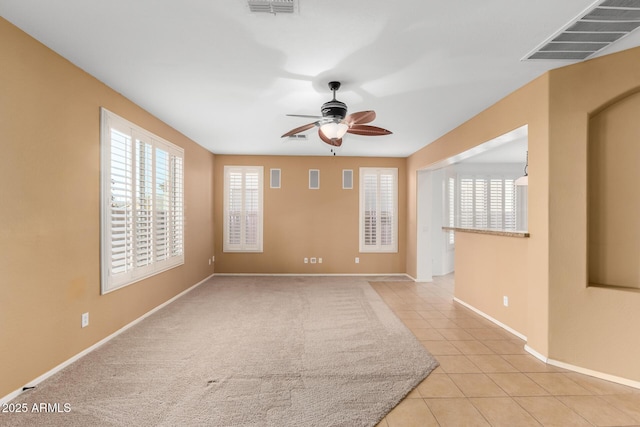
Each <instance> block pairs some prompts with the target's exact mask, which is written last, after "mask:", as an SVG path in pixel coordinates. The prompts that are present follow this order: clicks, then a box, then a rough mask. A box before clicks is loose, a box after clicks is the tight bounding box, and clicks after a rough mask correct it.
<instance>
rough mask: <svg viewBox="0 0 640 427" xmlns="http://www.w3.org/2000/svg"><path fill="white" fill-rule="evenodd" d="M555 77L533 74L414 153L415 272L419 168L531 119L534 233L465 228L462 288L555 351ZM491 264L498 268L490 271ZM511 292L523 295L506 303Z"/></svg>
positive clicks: (410, 165) (410, 252) (463, 294)
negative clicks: (551, 318)
mask: <svg viewBox="0 0 640 427" xmlns="http://www.w3.org/2000/svg"><path fill="white" fill-rule="evenodd" d="M548 84H549V80H548V76H547V75H544V76H542V77H540V78H538V79H536V80H534V81H532V82H531V83H529V84H527V85H525V86H523V87H522V88H520V89H518V90H517V91H515V92H513V93H512V94H510V95H509V96H507V97H505V98H504V99H502V100H501V101H499V102H498V103H496V104H494V105H493V106H491V107H490V108H488V109H487V110H485V111H483V112H482V113H480V114H478V115H477V116H476V117H474V118H472V119H471V120H469V121H468V122H466V123H464V124H463V125H461V126H459V127H458V128H456V129H454V130H453V131H451V132H449V133H448V134H446V135H444V136H443V137H442V138H440V139H438V140H436V141H435V142H433V143H431V144H429V145H428V146H426V147H425V148H423V149H422V150H420V151H418V152H416V153H414V154H413V155H412V156H410V157H409V158H408V160H407V191H408V193H407V194H408V208H407V215H408V219H407V229H408V231H409V232H408V234H407V272H408V274H410V275H412V276H414V277H415V274H416V269H417V265H416V262H417V261H416V260H417V254H416V251H417V242H416V235H417V232H416V227H417V225H416V224H417V211H416V210H417V205H416V197H415V195H416V192H417V191H418V189H417V188H416V175H417V171H418V170H420V169H423V168H426V167H428V166H429V165H431V164H434V163H436V162H439V161H441V160H444V159H447V158H449V157H451V156H453V155H455V154H459V153H462V152H464V151H466V150H468V149H470V148H472V147H475V146H477V145H480V144H482V143H484V142H486V141H489V140H491V139H493V138H495V137H497V136H500V135H503V134H505V133H507V132H509V131H512V130H514V129H516V128H518V127H520V126H523V125H528V126H529V176H530V178H529V190H528V193H529V196H528V197H529V201H528V203H529V212H528V214H529V232H530V234H531V237H530V238H528V239H517V238H513V237H496V236H488V235H477V236H467V237H465V236H462V234H461V233H458V236H459V238H457V239H458V240H457V242H456V261H455V265H456V273H455V280H456V290H455V294H456V296H457V297H458V298H460V299H461V300H463V301H464V302H466V303H468V304H471V305H473V306H475V307H476V308H479V309H481V310H482V311H484V310H483V308H485V309H486V310H487V311H484V312H485V313H486V314H488V315H490V316H492V317H493V318H495V319H496V320H498V321H500V322H501V323H504V324H505V325H507V326H509V327H511V328H512V329H514V330H516V331H518V332H520V333H521V334H524V335H526V336H527V337H528V342H529V345H530V346H531V347H532V348H534V349H535V350H536V351H538V352H540V353H542V354H546V352H547V351H548V323H547V310H548V278H547V271H548V270H547V267H548V217H547V213H548V162H547V158H548V149H549V148H548V107H547V105H548ZM459 239H462V242H461V241H460V240H459ZM512 239H517V240H518V241H517V242H515V241H512ZM467 241H468V242H473V243H472V244H473V246H472V248H471V249H472V250H465V248H463V247H461V246H464V245H465V242H467ZM480 248H482V249H480ZM467 249H469V248H467ZM496 254H500V255H502V256H504V258H503V262H504V264H505V265H506V266H508V267H507V268H504V269H501V268H496V259H495V257H496ZM467 261H468V262H467ZM514 266H517V268H518V269H520V271H519V273H520V275H521V277H520V278H519V280H518V281H517V282H514V283H513V284H511V285H510V284H509V283H510V281H511V279H513V277H514V274H515V271H514V270H513V268H514ZM489 271H490V273H491V274H487V273H488V272H489ZM478 289H481V290H482V292H478V291H477V290H478ZM506 292H508V294H507V293H506ZM503 295H518V296H517V297H516V298H512V299H511V300H510V305H509V307H508V308H507V309H504V308H503V307H502V305H501V304H502V296H503ZM465 298H467V299H470V300H469V301H466V300H465Z"/></svg>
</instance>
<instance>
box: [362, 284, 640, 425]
mask: <svg viewBox="0 0 640 427" xmlns="http://www.w3.org/2000/svg"><path fill="white" fill-rule="evenodd" d="M371 284H372V286H373V287H374V288H375V289H376V291H378V293H379V294H380V296H381V297H382V298H383V299H384V300H385V302H386V303H387V304H388V305H389V307H391V309H392V310H393V311H394V312H395V313H396V315H397V316H398V317H399V318H400V319H402V321H403V322H404V323H405V324H406V325H407V327H408V328H409V329H410V330H411V331H412V332H413V333H414V334H415V336H416V337H417V338H418V339H419V340H420V342H422V344H423V345H424V346H425V348H426V349H427V350H429V352H431V354H433V355H434V356H435V357H436V358H437V359H438V361H439V362H440V366H439V367H438V368H437V369H436V370H435V371H433V372H432V373H431V374H430V375H429V376H428V377H427V378H426V379H425V380H424V381H423V382H422V383H421V384H420V385H419V386H418V387H417V388H416V389H415V390H413V391H412V392H411V393H410V394H409V395H408V396H407V397H406V398H405V399H404V400H403V401H402V402H400V403H399V404H398V406H396V407H395V408H394V409H393V410H392V411H391V412H390V413H389V414H388V415H387V416H386V417H385V418H384V419H383V420H382V421H381V422H380V423H379V424H378V426H379V427H412V426H420V427H423V426H465V427H466V426H509V427H513V426H518V427H519V426H540V425H543V426H562V427H564V426H640V390H638V389H635V388H631V387H626V386H623V385H620V384H616V383H611V382H608V381H604V380H600V379H597V378H593V377H590V376H586V375H582V374H577V373H574V372H571V371H567V370H564V369H560V368H557V367H554V366H551V365H547V364H545V363H543V362H541V361H539V360H538V359H536V358H535V357H533V356H531V355H530V354H529V353H527V352H526V351H525V350H524V345H525V342H524V341H522V340H521V339H519V338H517V337H516V336H514V335H512V334H511V333H509V332H507V331H505V330H504V329H502V328H500V327H498V326H497V325H495V324H494V323H492V322H490V321H488V320H486V319H484V318H483V317H481V316H479V315H477V314H476V313H474V312H472V311H471V310H469V309H467V308H465V307H463V306H462V305H460V304H458V303H455V302H454V301H453V287H454V280H453V274H451V275H447V276H442V277H435V278H434V282H433V283H414V282H411V281H393V282H390V281H389V282H371Z"/></svg>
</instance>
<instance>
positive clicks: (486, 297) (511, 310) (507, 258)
mask: <svg viewBox="0 0 640 427" xmlns="http://www.w3.org/2000/svg"><path fill="white" fill-rule="evenodd" d="M528 246H529V241H528V239H526V238H516V237H511V238H509V237H503V236H494V235H486V234H477V233H464V232H456V265H457V266H459V267H458V268H457V269H456V271H455V283H456V289H455V295H456V298H458V299H460V300H461V301H464V302H465V303H467V304H469V305H471V306H472V307H475V308H476V309H478V310H480V311H482V312H483V313H491V316H492V317H493V318H494V319H498V320H500V321H501V322H502V323H504V324H506V325H507V326H509V327H510V328H511V329H513V330H515V331H517V332H520V333H523V331H527V330H528V329H529V328H528V326H527V312H528V309H529V307H528V306H529V304H528V299H529V296H528V289H527V286H528V282H529V281H528V278H527V275H526V274H523V272H524V271H526V270H527V259H528V253H527V249H528ZM505 296H506V297H508V299H509V305H508V306H507V307H505V306H504V305H503V297H505Z"/></svg>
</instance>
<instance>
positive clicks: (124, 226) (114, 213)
mask: <svg viewBox="0 0 640 427" xmlns="http://www.w3.org/2000/svg"><path fill="white" fill-rule="evenodd" d="M110 138H111V147H110V148H111V150H110V151H111V153H110V155H111V156H110V157H111V163H110V165H109V168H110V171H109V175H110V179H109V181H108V186H109V190H108V192H107V194H109V196H110V200H109V201H108V203H107V212H106V216H107V218H106V219H107V222H108V223H109V224H110V225H111V227H110V228H111V232H110V239H109V242H107V243H109V244H110V246H111V250H110V251H109V253H110V258H109V259H108V260H107V262H106V264H108V265H111V270H112V273H113V274H120V273H124V272H126V271H129V270H131V268H132V262H133V233H132V229H133V170H132V158H133V153H132V145H131V138H130V137H129V136H127V135H125V134H123V133H120V132H118V131H117V130H115V129H110ZM103 264H105V262H103Z"/></svg>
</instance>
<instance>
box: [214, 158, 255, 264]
mask: <svg viewBox="0 0 640 427" xmlns="http://www.w3.org/2000/svg"><path fill="white" fill-rule="evenodd" d="M231 174H240V175H241V177H242V178H241V179H242V182H241V189H240V191H241V193H240V194H241V197H240V200H241V201H240V212H239V218H240V219H239V221H238V222H239V225H240V229H239V241H238V243H235V242H231V241H230V235H231V233H230V223H231V221H230V218H231V212H230V197H231V187H230V185H231ZM247 174H257V187H258V188H257V200H256V202H257V207H256V209H257V212H255V215H256V224H255V225H256V235H255V242H254V243H251V242H249V241H247V206H246V191H247V188H246V178H247ZM263 193H264V167H263V166H225V167H224V221H223V222H224V226H223V245H222V246H223V248H222V249H223V251H224V252H262V245H263V215H264V212H263V211H264V205H263V199H264V194H263Z"/></svg>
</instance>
